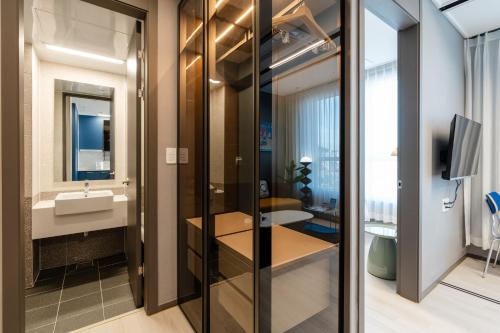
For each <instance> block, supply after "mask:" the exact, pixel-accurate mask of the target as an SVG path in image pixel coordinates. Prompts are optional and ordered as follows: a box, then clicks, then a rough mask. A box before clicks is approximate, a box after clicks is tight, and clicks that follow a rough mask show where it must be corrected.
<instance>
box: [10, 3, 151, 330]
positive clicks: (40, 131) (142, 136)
mask: <svg viewBox="0 0 500 333" xmlns="http://www.w3.org/2000/svg"><path fill="white" fill-rule="evenodd" d="M10 4H12V6H10ZM14 8H16V9H17V10H18V11H19V13H18V14H19V15H18V16H16V15H15V13H16V11H15V10H14V11H13V12H12V13H10V14H9V17H15V21H16V22H18V25H19V27H20V29H19V30H17V32H16V33H17V34H18V35H19V37H20V38H19V40H20V41H21V43H19V45H18V46H19V52H18V53H17V54H12V56H13V58H12V59H10V61H9V62H8V63H9V64H10V66H14V64H16V65H18V64H19V68H20V72H19V73H18V74H19V75H17V74H16V75H9V80H13V82H14V81H15V80H18V82H19V86H17V85H15V84H12V85H11V86H10V87H11V88H12V89H17V88H19V91H20V92H21V94H20V95H19V94H16V93H12V92H11V93H8V94H7V93H6V91H5V90H3V91H2V101H6V100H8V99H9V97H10V96H18V97H19V100H18V101H17V107H13V106H11V107H10V108H9V109H10V110H12V113H16V114H18V118H17V121H15V120H14V118H12V119H7V118H8V117H3V121H2V124H3V125H5V124H9V125H8V126H6V127H10V128H11V129H15V130H17V131H18V134H19V136H16V135H13V133H10V134H9V135H8V138H10V139H9V141H11V139H12V138H14V137H15V138H20V140H19V141H17V142H15V141H14V142H12V141H11V142H9V143H7V142H6V140H2V144H3V147H5V146H6V145H8V146H9V148H10V150H11V151H10V156H11V158H10V159H6V158H5V155H4V158H2V169H3V171H5V172H4V173H3V175H2V176H3V177H2V178H3V179H9V180H12V182H11V183H9V182H8V181H7V182H3V185H4V186H3V188H4V189H5V188H9V189H10V190H12V191H14V192H15V191H19V197H17V196H16V199H18V200H20V201H19V202H18V203H15V202H11V203H6V202H3V208H4V209H3V211H2V218H3V220H4V221H5V220H9V221H11V223H10V224H9V226H5V225H4V226H3V235H2V243H3V244H2V247H3V253H6V254H7V253H9V258H8V260H7V259H6V260H4V261H3V264H2V267H3V270H2V275H3V281H4V288H3V290H4V295H3V308H2V312H3V319H4V320H3V331H6V332H22V331H32V330H52V331H63V332H65V331H70V330H74V329H78V328H81V327H84V326H87V325H90V324H93V323H95V322H98V321H101V320H104V319H107V318H111V317H113V316H115V315H118V314H120V313H124V312H127V311H130V310H133V309H135V308H136V307H139V306H142V305H143V304H144V303H145V302H144V300H145V301H146V311H147V312H148V313H151V312H152V311H155V310H157V307H158V306H157V303H158V302H157V297H149V295H153V294H154V295H157V290H156V286H155V283H156V282H155V280H156V277H155V276H154V271H155V267H149V271H150V272H151V275H150V276H149V279H150V280H149V281H152V282H153V283H149V282H147V283H144V278H143V275H142V272H143V267H144V264H143V262H144V261H145V260H144V254H146V255H149V256H150V257H152V258H150V259H149V261H148V262H152V263H156V260H155V259H154V258H155V256H156V253H155V255H154V256H153V252H156V251H155V250H152V251H150V249H151V248H153V246H156V242H151V244H149V246H148V247H145V246H144V243H145V242H144V236H145V234H146V237H147V235H148V234H149V233H150V231H149V230H150V228H151V227H153V225H152V224H149V225H148V223H146V228H144V221H153V219H150V218H148V217H149V212H150V211H154V210H155V207H154V206H153V205H154V203H155V202H156V201H155V198H156V193H155V192H154V190H155V188H156V187H155V186H152V187H150V186H147V184H146V182H148V184H150V183H152V178H151V177H149V175H151V174H154V170H155V169H153V172H151V170H150V168H149V167H150V166H151V165H154V164H155V162H156V155H151V154H149V153H148V152H145V151H144V149H143V148H144V141H145V140H146V136H147V135H149V138H148V147H152V148H151V149H149V150H148V151H151V150H152V151H154V152H155V153H156V140H157V139H156V138H155V137H154V135H153V134H154V133H156V131H152V132H153V133H151V132H150V131H149V128H151V126H148V125H147V124H145V121H149V122H150V123H151V118H154V115H152V114H150V113H148V104H147V103H148V101H149V97H148V85H147V84H146V83H147V77H148V76H147V73H146V70H145V69H146V68H148V67H147V66H146V64H145V63H146V60H147V58H148V56H147V55H148V53H147V52H146V51H147V49H146V45H145V41H146V40H148V39H147V38H146V36H145V31H146V30H145V25H146V23H147V22H149V21H146V20H147V17H148V15H147V12H146V11H145V10H142V9H138V8H136V7H132V6H130V5H127V4H125V3H123V2H120V1H82V0H71V1H64V0H59V1H52V2H50V3H49V2H45V1H31V0H25V1H12V2H10V3H9V5H6V4H4V3H2V13H3V14H5V13H6V12H9V10H13V9H14ZM2 22H5V21H2ZM12 25H14V26H16V24H15V23H14V22H11V24H10V26H9V27H12ZM4 28H5V26H4ZM2 31H5V29H2ZM12 37H13V36H8V37H6V36H3V37H2V42H4V41H5V40H12ZM16 46H17V45H16ZM2 50H5V49H4V48H2ZM153 51H154V50H153ZM9 56H10V55H9ZM6 58H8V56H7V57H6V56H5V54H4V56H3V57H2V59H3V60H5V59H6ZM23 63H24V66H23V65H22V64H23ZM4 66H5V62H4ZM4 66H2V67H4ZM2 73H5V72H2ZM2 80H3V81H4V82H5V80H6V77H4V76H3V77H2ZM3 87H6V85H5V84H4V85H3ZM23 91H24V94H23V93H22V92H23ZM154 105H155V104H154ZM154 105H153V106H154ZM5 107H6V106H5V105H3V107H2V108H3V109H5ZM16 111H17V112H16ZM150 111H154V112H155V108H152V110H150ZM152 123H154V124H155V122H154V121H153V122H152ZM15 124H18V125H19V126H18V127H16V126H15ZM155 125H156V124H155ZM2 133H4V134H5V133H6V132H5V131H2ZM2 150H3V151H4V152H6V151H5V148H3V149H2ZM16 156H17V157H19V159H17V157H16ZM148 159H149V160H148ZM13 160H15V161H16V163H19V165H18V166H17V167H15V168H16V170H18V172H17V174H11V173H9V171H13V169H9V168H8V167H6V166H7V164H9V163H10V161H13ZM150 160H153V161H150ZM155 178H156V177H154V182H156V179H155ZM14 179H17V180H16V181H13V180H14ZM14 184H16V185H14ZM14 189H15V190H14ZM3 198H5V196H4V197H3ZM10 199H12V200H11V201H13V200H14V198H10ZM148 199H149V200H148ZM15 207H18V208H19V212H20V214H19V215H16V209H15ZM154 216H155V215H153V217H154ZM144 229H146V230H144ZM153 233H154V232H153ZM6 239H7V240H10V239H11V240H13V241H12V242H6V241H5V240H6ZM146 244H147V243H146ZM16 251H18V252H16ZM4 257H5V256H4ZM9 260H16V262H15V263H14V262H12V261H9ZM6 267H9V269H8V270H6V269H5V268H6ZM153 277H154V278H155V279H153ZM6 285H8V286H9V287H8V288H5V286H6ZM144 286H147V288H148V290H149V288H151V292H150V293H148V292H147V290H144ZM7 301H8V303H6V302H7ZM7 304H8V306H6V305H7Z"/></svg>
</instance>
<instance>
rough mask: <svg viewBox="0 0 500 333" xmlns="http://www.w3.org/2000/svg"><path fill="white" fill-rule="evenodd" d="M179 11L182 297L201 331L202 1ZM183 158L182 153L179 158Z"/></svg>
mask: <svg viewBox="0 0 500 333" xmlns="http://www.w3.org/2000/svg"><path fill="white" fill-rule="evenodd" d="M179 8H180V10H179V15H180V16H179V51H180V54H179V119H178V121H179V141H178V146H179V153H181V152H182V153H183V155H184V158H183V159H180V160H179V166H178V186H179V187H178V189H179V190H178V204H179V211H178V217H179V223H178V228H179V230H178V235H179V237H178V242H179V243H178V251H179V260H178V280H177V284H178V287H177V288H178V298H179V304H180V307H181V309H182V310H183V312H184V313H185V314H186V316H187V317H188V319H189V321H190V322H191V324H192V325H193V327H194V328H195V330H196V331H197V332H201V331H202V290H203V289H202V288H203V284H202V280H203V278H202V275H203V274H202V258H203V250H202V249H203V247H202V225H203V224H204V222H203V221H202V218H201V216H202V190H203V187H202V179H203V66H202V65H203V61H202V55H203V34H202V29H201V28H202V26H203V24H202V22H203V2H202V1H201V0H186V1H184V2H182V3H181V5H180V7H179ZM179 155H180V154H179Z"/></svg>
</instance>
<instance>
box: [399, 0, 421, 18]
mask: <svg viewBox="0 0 500 333" xmlns="http://www.w3.org/2000/svg"><path fill="white" fill-rule="evenodd" d="M394 1H396V2H397V3H398V4H399V5H400V6H401V7H403V9H404V10H406V11H407V12H408V13H409V14H411V15H412V16H413V17H414V18H415V19H416V20H417V21H418V20H420V0H394Z"/></svg>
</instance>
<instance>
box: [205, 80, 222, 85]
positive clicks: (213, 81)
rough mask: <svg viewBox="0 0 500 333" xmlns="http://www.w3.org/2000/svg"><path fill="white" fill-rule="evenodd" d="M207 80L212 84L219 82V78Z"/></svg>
mask: <svg viewBox="0 0 500 333" xmlns="http://www.w3.org/2000/svg"><path fill="white" fill-rule="evenodd" d="M208 81H210V83H213V84H219V83H221V82H220V81H219V80H214V79H208Z"/></svg>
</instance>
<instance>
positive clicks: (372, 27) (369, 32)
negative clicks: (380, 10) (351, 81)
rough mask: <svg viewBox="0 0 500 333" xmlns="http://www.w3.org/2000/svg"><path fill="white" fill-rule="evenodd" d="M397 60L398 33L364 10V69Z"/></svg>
mask: <svg viewBox="0 0 500 333" xmlns="http://www.w3.org/2000/svg"><path fill="white" fill-rule="evenodd" d="M397 58H398V32H397V31H396V30H394V29H393V28H391V27H390V26H389V25H387V24H386V23H385V22H383V21H382V20H381V19H379V18H378V17H377V16H375V15H374V14H372V12H370V11H369V10H365V68H366V69H369V68H373V67H376V66H379V65H383V64H387V63H389V62H392V61H395V60H396V59H397Z"/></svg>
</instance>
